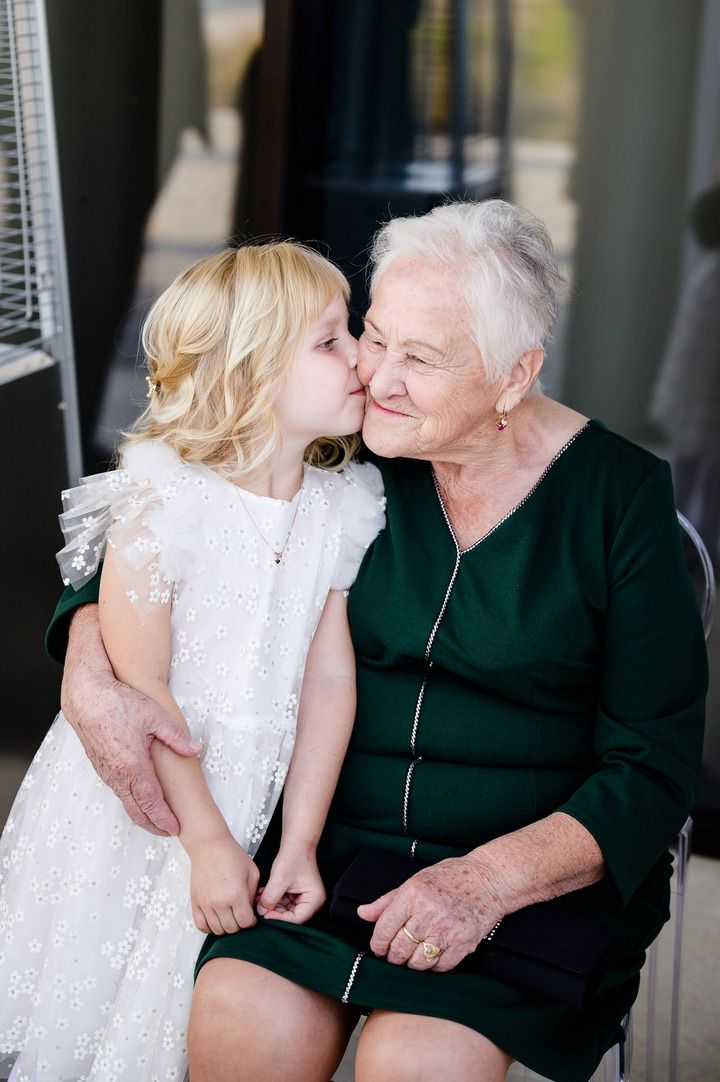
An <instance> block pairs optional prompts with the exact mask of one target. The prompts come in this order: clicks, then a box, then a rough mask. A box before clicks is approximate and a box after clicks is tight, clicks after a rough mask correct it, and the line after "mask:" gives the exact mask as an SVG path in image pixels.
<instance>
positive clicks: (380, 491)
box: [303, 461, 385, 519]
mask: <svg viewBox="0 0 720 1082" xmlns="http://www.w3.org/2000/svg"><path fill="white" fill-rule="evenodd" d="M303 489H304V492H305V497H306V499H307V500H308V501H309V502H310V503H311V504H313V503H320V504H321V506H322V507H323V508H332V509H333V510H336V511H337V512H339V513H340V514H342V515H345V514H349V515H352V514H355V513H359V514H365V513H367V514H371V515H373V516H375V517H378V518H379V519H384V511H385V490H384V486H383V479H382V476H381V474H380V470H379V469H378V468H377V466H374V465H373V464H372V463H370V462H355V461H352V462H349V463H348V464H347V465H346V466H345V467H344V468H343V469H342V470H337V471H331V470H321V469H318V468H317V467H316V466H308V465H306V466H305V479H304V482H303Z"/></svg>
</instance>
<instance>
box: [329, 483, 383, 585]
mask: <svg viewBox="0 0 720 1082" xmlns="http://www.w3.org/2000/svg"><path fill="white" fill-rule="evenodd" d="M341 476H342V477H343V480H344V481H345V485H344V488H343V492H342V496H341V503H340V514H341V519H342V546H341V550H340V558H339V560H338V563H337V567H336V569H335V574H334V576H333V581H332V582H331V584H330V585H331V589H333V590H347V589H349V588H350V586H352V584H353V582H354V581H355V576H356V575H357V573H358V568H359V567H360V564H361V563H362V558H363V556H364V555H365V551H366V549H367V548H368V547H369V546H370V545H371V544H372V542H373V541H374V540H375V538H376V537H377V535H378V534H379V533H380V531H381V530H382V528H383V526H384V525H385V495H384V488H383V481H382V477H381V475H380V470H379V469H378V468H377V466H373V465H372V463H370V462H363V463H360V462H351V463H349V465H347V466H346V467H345V469H344V470H343V472H342V475H341Z"/></svg>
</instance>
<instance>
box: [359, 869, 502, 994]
mask: <svg viewBox="0 0 720 1082" xmlns="http://www.w3.org/2000/svg"><path fill="white" fill-rule="evenodd" d="M506 911H507V910H506V909H505V908H504V907H503V905H502V903H501V902H500V891H499V884H496V883H494V882H493V876H492V874H491V872H490V871H489V870H488V869H486V868H484V867H483V865H482V863H481V862H480V861H479V860H478V859H477V858H476V857H475V856H474V855H473V854H469V855H468V856H465V857H455V858H452V859H450V860H443V861H441V862H440V863H439V864H434V865H433V866H432V867H431V868H424V869H422V870H421V871H419V872H417V873H416V874H415V875H414V876H412V878H410V879H408V880H407V882H405V883H403V885H402V886H401V887H398V888H397V889H396V890H393V891H390V892H389V893H388V894H384V895H383V896H382V897H381V898H378V899H377V900H376V901H374V902H370V903H369V904H368V905H361V906H359V908H358V914H359V916H361V917H362V918H363V920H371V921H375V922H376V924H375V931H374V932H373V937H372V939H371V940H370V947H371V949H372V951H373V953H374V954H376V955H378V956H380V957H386V958H387V960H388V962H391V963H392V964H393V965H407V966H409V967H410V969H429V968H432V969H435V970H437V972H438V973H443V972H445V971H446V970H448V969H453V968H454V967H455V966H456V965H457V964H458V963H459V962H461V961H462V959H463V958H464V957H465V956H466V955H468V954H471V953H472V952H473V951H474V950H475V949H476V947H477V946H478V944H479V943H480V940H481V939H482V937H483V936H484V935H487V933H488V932H489V931H490V929H491V928H493V927H494V926H495V924H497V922H498V921H499V920H500V919H501V918H502V917H503V916H504V915H505V912H506ZM403 929H404V930H403ZM411 937H412V938H411ZM426 944H427V945H428V948H430V949H428V951H427V953H426V947H425V945H426ZM432 947H436V948H438V949H439V951H440V952H441V953H440V954H439V955H437V956H435V957H434V958H433V957H432V953H433V952H432V950H431V948H432Z"/></svg>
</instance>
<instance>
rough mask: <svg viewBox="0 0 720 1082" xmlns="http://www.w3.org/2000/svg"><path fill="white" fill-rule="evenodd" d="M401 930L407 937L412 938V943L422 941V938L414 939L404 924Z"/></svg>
mask: <svg viewBox="0 0 720 1082" xmlns="http://www.w3.org/2000/svg"><path fill="white" fill-rule="evenodd" d="M402 930H403V932H404V933H405V935H406V936H407V937H408V939H412V941H413V943H422V939H416V938H415V936H414V935H410V933H409V932H408V930H407V928H406V927H405V925H404V924H403V926H402Z"/></svg>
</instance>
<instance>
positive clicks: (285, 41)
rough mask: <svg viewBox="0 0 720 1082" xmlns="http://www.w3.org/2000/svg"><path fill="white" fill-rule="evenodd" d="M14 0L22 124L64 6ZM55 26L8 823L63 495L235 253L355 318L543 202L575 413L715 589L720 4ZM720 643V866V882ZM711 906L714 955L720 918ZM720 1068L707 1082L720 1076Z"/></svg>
mask: <svg viewBox="0 0 720 1082" xmlns="http://www.w3.org/2000/svg"><path fill="white" fill-rule="evenodd" d="M5 6H6V7H7V10H8V14H7V15H0V39H1V40H0V132H2V131H3V130H7V129H8V128H9V127H10V126H11V125H12V123H14V120H13V116H14V114H13V110H16V103H15V104H14V103H13V100H12V92H13V90H15V89H17V86H18V85H21V86H22V84H23V79H24V78H25V79H27V77H26V76H23V70H25V69H24V68H23V64H22V63H21V64H20V66H19V68H18V63H17V60H18V57H22V55H23V50H24V49H25V45H23V43H22V41H21V40H20V39H21V38H22V36H23V34H25V35H29V37H31V38H32V36H33V34H34V33H35V31H34V30H33V27H32V25H31V17H32V13H33V9H34V8H35V7H36V6H39V5H37V4H36V2H35V0H10V2H9V3H8V4H7V5H5ZM24 9H27V11H25V10H24ZM25 18H27V20H29V21H28V23H27V25H25V23H23V22H22V20H23V19H25ZM45 18H46V27H44V24H43V25H41V27H40V33H41V36H42V35H43V34H44V35H45V39H46V43H47V46H48V51H47V52H46V53H43V52H42V50H41V53H40V59H39V61H38V64H39V70H38V71H36V75H37V79H38V83H39V84H42V83H43V80H45V85H44V87H41V90H42V93H43V94H44V98H43V101H44V102H45V104H47V102H48V101H49V103H50V106H51V107H52V112H54V123H55V126H56V132H57V140H56V143H55V141H54V139H53V138H52V136H53V131H52V125H51V124H50V126H49V128H48V132H49V136H50V139H49V146H48V154H49V169H48V170H46V176H45V181H46V182H47V184H48V185H49V198H50V200H51V204H50V211H51V214H50V217H51V219H52V207H53V206H56V212H55V218H56V219H58V218H60V219H61V222H60V224H61V226H62V228H61V229H60V230H59V234H58V232H57V231H56V232H55V233H54V234H53V238H52V241H51V243H52V245H53V246H54V248H55V249H57V252H59V254H60V256H62V255H64V257H65V265H66V268H67V274H66V275H65V273H64V270H63V266H62V260H61V262H60V264H59V267H60V269H59V270H57V271H56V272H54V274H53V275H51V276H50V277H51V278H52V288H53V290H54V291H55V293H56V294H58V297H59V299H58V297H56V300H57V303H58V305H59V311H60V316H59V318H58V320H57V322H56V324H55V326H54V328H52V329H51V331H49V332H47V331H46V332H44V336H43V333H40V337H39V341H37V342H35V341H33V342H32V343H31V345H32V346H33V352H32V356H31V358H30V360H29V361H28V360H27V358H25V359H24V360H23V359H19V354H18V350H19V348H20V345H22V342H21V341H20V339H19V338H18V332H17V328H16V326H15V324H13V323H12V320H11V321H10V325H9V326H10V330H9V331H7V332H6V331H4V330H3V328H5V327H6V324H7V321H5V322H3V320H2V319H1V318H0V420H1V421H2V424H1V426H0V471H1V473H0V479H1V480H2V485H3V491H4V497H5V498H4V508H5V513H4V522H5V528H4V529H3V531H2V535H3V540H2V546H3V556H4V561H3V566H4V567H5V568H6V569H8V571H9V572H10V573H9V574H8V575H7V580H8V581H7V582H6V584H5V591H4V594H5V598H6V608H7V611H8V614H9V619H8V620H7V623H6V631H5V636H4V639H5V642H4V646H3V649H2V651H0V666H1V668H0V675H1V678H2V685H3V689H4V692H5V703H6V713H5V720H4V721H3V728H2V742H3V747H2V751H3V752H4V753H5V754H4V757H3V758H2V760H1V763H2V766H1V767H0V770H1V773H0V795H1V796H2V801H3V805H2V807H0V819H2V820H3V821H4V817H5V815H6V813H7V810H8V808H9V805H10V802H11V800H12V796H13V794H14V791H15V788H16V786H17V784H18V783H19V780H20V778H21V777H22V773H23V772H24V769H25V768H26V765H27V762H28V760H29V758H30V757H31V755H32V754H33V752H34V750H35V748H36V747H37V745H38V743H39V742H40V740H41V739H42V737H43V735H44V733H45V731H46V729H47V727H48V725H49V723H50V721H51V720H52V718H53V716H54V714H55V712H56V709H57V702H58V694H59V679H60V670H59V667H58V666H57V665H56V664H55V663H54V662H51V661H50V660H49V659H48V658H47V657H46V656H45V655H44V652H43V647H42V641H43V634H44V628H45V626H46V624H47V622H48V620H49V618H50V616H51V614H52V611H53V608H54V605H55V602H56V600H57V596H58V594H59V590H60V579H59V576H58V574H57V569H56V566H55V562H54V559H53V553H54V551H55V550H56V549H57V548H59V547H60V543H61V535H60V532H59V529H58V526H57V519H56V515H57V513H58V512H59V510H60V503H59V492H60V489H61V488H62V487H65V486H66V485H67V484H68V483H69V482H72V483H74V482H75V481H76V479H77V476H78V475H79V474H80V473H85V474H87V473H92V472H95V471H96V470H98V469H102V468H105V467H106V466H107V464H108V463H109V462H110V461H111V460H112V455H113V448H114V444H115V439H116V433H117V431H118V429H119V428H121V427H122V426H124V425H126V424H127V423H128V422H130V421H131V420H132V419H133V417H134V416H135V415H136V414H137V412H139V410H140V409H141V408H142V406H143V401H144V396H145V392H146V384H145V381H144V375H143V373H142V372H141V371H139V370H138V364H137V362H138V331H139V326H140V323H141V320H142V316H143V313H144V312H145V310H146V308H147V306H148V303H149V302H150V301H151V300H152V299H153V298H154V296H155V295H156V294H157V293H158V292H159V291H160V290H162V289H163V288H164V287H165V286H166V285H167V284H168V283H169V281H170V280H171V279H172V278H173V277H174V276H175V274H176V273H177V272H178V271H179V270H180V269H182V268H183V267H185V266H186V265H187V264H189V263H190V262H193V261H194V260H195V259H197V258H200V257H202V256H204V255H206V254H209V253H211V252H212V251H215V250H218V249H220V248H222V247H224V246H225V245H227V244H228V242H232V241H237V240H240V239H243V238H248V237H256V236H266V235H270V234H277V233H282V234H285V235H290V236H294V237H296V238H298V239H300V240H303V241H308V242H311V243H314V244H316V245H317V246H318V247H319V248H320V249H321V250H322V251H323V252H325V253H326V254H330V256H331V257H332V258H333V259H334V260H335V261H337V262H338V263H340V264H341V266H342V267H343V269H344V270H345V272H346V273H347V274H348V276H349V277H350V280H351V282H352V284H353V308H354V311H355V313H356V314H357V313H361V312H362V310H363V306H364V304H365V301H366V294H365V264H366V250H367V246H368V242H369V240H370V238H371V236H372V233H373V232H374V230H375V228H376V227H377V225H378V224H379V223H380V222H382V221H384V220H386V219H387V218H388V217H389V216H391V215H396V214H406V213H413V212H417V213H422V212H424V211H425V210H427V209H429V208H430V207H431V206H432V205H434V204H435V203H437V202H442V201H443V200H444V199H445V198H446V197H447V196H456V197H465V196H467V197H470V198H486V197H488V196H503V197H505V198H509V199H512V200H514V201H515V202H517V203H519V204H521V205H523V206H526V207H528V208H529V209H531V210H532V211H534V212H535V213H537V214H538V215H540V216H541V217H542V218H543V219H544V220H545V222H546V223H547V225H548V228H549V230H550V233H551V236H552V237H553V240H554V243H555V246H556V250H557V253H558V255H559V257H560V259H561V261H562V263H563V265H564V267H565V269H566V271H567V275H568V280H569V283H570V288H569V291H568V297H567V301H566V303H565V305H564V307H563V310H562V313H561V317H560V319H559V321H558V325H557V327H556V333H555V340H554V342H553V343H552V346H551V348H550V350H549V352H548V356H547V361H546V368H545V383H546V386H547V389H548V391H549V393H550V394H551V395H552V396H553V397H557V398H559V399H561V400H562V401H565V402H566V403H567V404H568V405H570V406H573V407H575V408H577V409H579V410H581V411H582V412H584V413H586V414H589V415H590V416H593V417H598V418H600V419H601V420H602V421H604V422H605V423H606V424H607V425H609V426H610V427H611V428H614V429H616V430H617V431H619V432H621V433H623V434H624V435H626V436H628V437H629V438H631V439H633V440H635V441H637V442H639V443H641V444H643V445H645V446H647V447H650V448H651V449H652V450H654V451H656V452H657V453H660V454H662V455H663V456H665V457H668V458H670V460H671V462H672V465H673V472H674V477H675V484H676V493H677V503H678V506H679V507H680V509H681V510H683V511H684V512H685V513H686V514H687V516H688V517H689V518H690V520H691V521H692V522H693V523H694V524H695V526H696V527H697V529H698V530H699V531H700V533H701V534H702V536H703V538H704V540H705V542H706V544H707V546H708V549H709V551H710V553H711V556H712V558H713V560H714V561H715V564H716V567H717V563H718V560H719V558H720V255H719V254H718V253H719V250H720V189H719V188H718V181H719V180H720V173H719V172H718V120H719V111H718V110H719V106H720V0H265V3H263V2H262V0H124V2H123V3H122V4H118V3H116V2H115V0H46V4H45V11H44V13H43V15H42V19H45ZM18 72H19V74H18ZM3 125H4V126H5V127H4V128H3ZM4 138H5V136H4V135H2V134H0V175H2V176H4V179H5V188H8V187H10V189H12V190H11V193H10V195H9V196H8V197H7V198H6V199H5V200H4V202H3V208H4V209H3V210H1V211H0V268H2V265H3V260H4V261H5V279H3V277H2V273H1V272H0V289H2V287H3V284H4V281H5V280H9V277H8V274H9V272H8V271H7V268H8V267H9V266H10V264H11V262H12V252H13V250H14V249H13V245H12V244H10V246H9V247H8V244H9V241H8V238H10V241H12V240H13V237H14V234H17V235H18V236H19V235H20V232H21V227H20V226H19V225H18V224H17V221H16V218H18V210H17V199H16V196H15V195H13V191H14V187H13V186H14V185H16V184H17V183H19V181H18V177H17V169H19V168H20V166H19V165H18V163H21V162H22V153H21V152H22V148H21V147H20V148H18V146H16V145H15V144H13V147H11V148H8V146H6V145H5V144H4V143H3V139H4ZM55 151H56V156H55ZM13 163H15V164H13ZM16 166H17V169H16ZM60 193H61V200H62V202H61V204H60V203H59V202H58V203H57V204H54V203H52V199H53V198H54V197H55V195H57V198H58V199H59V198H60ZM60 207H61V211H60V209H59V208H60ZM3 215H4V217H3ZM26 225H27V223H25V224H23V225H22V229H25V228H26ZM63 234H64V235H63ZM15 239H17V238H15ZM56 254H57V253H56ZM40 292H42V291H40ZM38 304H39V307H40V309H42V297H41V298H40V301H38ZM2 315H3V312H2V301H0V316H2ZM356 326H357V324H356ZM3 334H4V335H5V337H3ZM36 347H37V348H36ZM718 641H720V633H716V636H715V638H713V636H712V635H711V637H710V641H709V648H710V653H711V693H710V700H709V711H708V719H709V720H708V738H707V744H706V753H705V760H704V764H703V772H704V784H705V789H704V794H703V797H702V798H701V802H700V804H699V805H698V807H697V809H696V813H695V817H694V818H695V842H694V850H695V852H696V853H697V854H700V855H701V856H700V861H701V862H702V861H704V862H705V863H703V864H702V867H703V871H704V872H705V870H707V871H708V873H709V874H710V875H711V876H712V875H713V874H714V875H715V876H716V879H715V880H713V879H712V878H711V879H710V880H709V882H710V883H716V884H717V885H720V872H718V870H717V869H718V867H719V865H718V863H717V859H716V858H718V857H720V647H719V646H718ZM716 896H717V895H716ZM704 904H705V900H703V899H699V909H698V911H697V912H696V915H695V916H696V927H697V928H698V929H702V938H703V942H704V943H707V942H708V940H707V935H708V929H709V928H710V926H711V925H712V927H713V928H715V929H716V926H717V917H718V916H719V915H720V914H718V912H717V909H716V910H715V911H714V912H713V913H712V914H710V912H709V911H707V910H706V909H703V905H704ZM703 921H704V922H705V923H703ZM714 942H715V946H716V948H717V944H718V940H717V938H716V939H715V940H714ZM701 953H702V952H701ZM714 958H715V963H714V970H713V974H711V979H715V978H714V972H716V971H717V966H718V963H720V952H719V953H716V954H715V955H714ZM703 987H704V986H703ZM717 990H718V989H717V987H716V992H717ZM696 998H699V999H702V995H701V996H699V997H697V996H696ZM698 1009H700V1010H701V1008H699V1007H698V1004H697V1003H695V1006H694V1007H693V1011H694V1012H695V1013H697V1010H698ZM713 1047H714V1052H713V1053H712V1054H713V1055H714V1057H715V1058H714V1060H713V1062H714V1069H713V1070H714V1073H709V1074H706V1075H705V1074H698V1075H697V1077H698V1078H700V1077H703V1078H705V1077H707V1078H708V1079H709V1078H716V1077H717V1073H718V1067H717V1064H718V1062H720V1048H719V1047H718V1045H717V1043H716V1044H715V1045H714V1046H713ZM681 1077H683V1076H682V1075H681ZM687 1077H688V1078H690V1077H691V1076H690V1075H688V1076H687ZM692 1077H695V1076H692Z"/></svg>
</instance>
